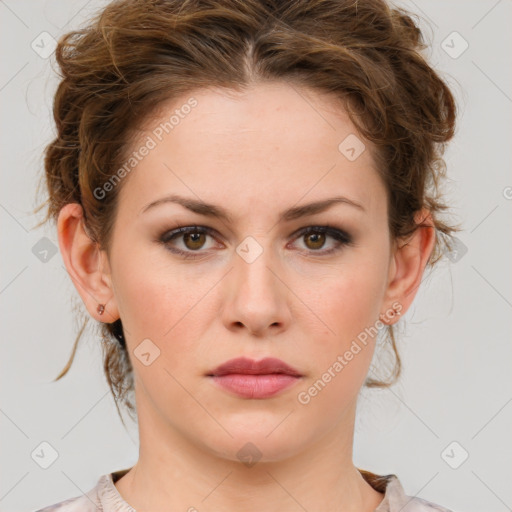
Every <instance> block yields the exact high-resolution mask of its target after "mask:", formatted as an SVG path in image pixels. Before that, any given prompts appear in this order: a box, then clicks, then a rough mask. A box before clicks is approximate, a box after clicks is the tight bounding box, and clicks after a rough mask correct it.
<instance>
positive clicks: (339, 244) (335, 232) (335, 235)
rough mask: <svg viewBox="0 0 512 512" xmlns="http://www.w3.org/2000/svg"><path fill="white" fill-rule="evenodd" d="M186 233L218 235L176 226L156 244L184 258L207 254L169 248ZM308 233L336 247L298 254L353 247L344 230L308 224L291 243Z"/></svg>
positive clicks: (206, 228)
mask: <svg viewBox="0 0 512 512" xmlns="http://www.w3.org/2000/svg"><path fill="white" fill-rule="evenodd" d="M187 233H203V234H206V235H210V236H211V237H212V238H215V239H218V237H217V236H216V235H217V234H218V232H217V230H215V229H213V228H211V227H209V226H204V225H201V226H198V225H195V224H194V225H182V226H177V227H175V228H174V229H170V230H166V231H164V232H163V233H162V234H161V235H160V236H159V237H158V239H157V241H158V242H160V243H162V244H163V245H164V246H165V247H166V248H167V250H169V251H170V252H172V253H175V254H179V255H182V257H184V258H190V259H194V258H196V259H197V258H201V257H203V256H204V255H205V254H207V252H208V251H203V250H201V249H198V250H197V251H192V250H185V251H184V250H182V249H176V248H174V249H171V248H170V247H169V242H171V241H172V240H175V239H179V237H180V235H184V234H187ZM308 233H324V234H326V235H328V236H330V237H331V238H332V239H334V240H335V242H336V247H334V248H331V249H327V250H325V249H319V250H313V249H310V250H308V249H304V250H302V251H299V252H308V254H309V255H311V256H317V257H322V256H327V255H330V254H333V253H336V252H339V251H340V250H341V249H342V248H343V247H345V246H353V245H354V240H353V237H352V235H351V234H350V233H349V232H348V231H346V230H345V229H343V228H341V227H336V226H334V225H332V224H310V225H308V226H304V227H302V228H300V229H298V230H296V231H295V232H294V233H293V234H292V235H291V237H292V242H293V241H295V240H297V239H298V238H300V237H301V236H304V235H306V234H308Z"/></svg>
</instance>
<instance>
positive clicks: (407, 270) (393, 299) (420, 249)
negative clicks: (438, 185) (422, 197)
mask: <svg viewBox="0 0 512 512" xmlns="http://www.w3.org/2000/svg"><path fill="white" fill-rule="evenodd" d="M414 220H415V222H416V224H424V225H426V227H418V228H417V229H416V231H415V232H414V233H413V234H412V235H411V236H410V237H408V238H406V239H401V240H398V241H397V242H396V243H395V244H394V245H393V247H394V254H392V255H391V262H390V267H389V274H388V285H387V289H386V293H385V299H384V304H386V305H391V304H393V303H398V304H400V305H401V309H400V310H399V311H400V313H401V314H403V313H405V312H406V311H407V310H408V309H409V307H410V305H411V304H412V301H413V300H414V297H415V296H416V293H417V291H418V289H419V286H420V284H421V279H422V277H423V272H424V270H425V267H426V265H427V262H428V259H429V257H430V255H431V253H432V250H433V249H434V245H435V241H436V233H435V228H434V222H433V220H432V215H431V214H430V212H429V211H428V210H427V209H422V210H419V211H418V212H417V213H416V215H415V217H414ZM395 318H396V317H395ZM387 323H393V322H387Z"/></svg>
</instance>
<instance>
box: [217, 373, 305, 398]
mask: <svg viewBox="0 0 512 512" xmlns="http://www.w3.org/2000/svg"><path fill="white" fill-rule="evenodd" d="M212 379H213V381H214V382H215V383H216V384H217V385H219V386H220V387H222V388H223V389H225V390H227V391H230V392H231V393H234V394H236V395H238V396H241V397H243V398H269V397H271V396H274V395H276V394H277V393H279V392H281V391H283V390H284V389H286V388H289V387H290V386H292V385H293V384H295V383H296V382H297V381H299V380H300V377H294V376H293V375H284V374H280V373H274V374H268V375H247V374H239V373H232V374H228V375H222V376H213V377H212Z"/></svg>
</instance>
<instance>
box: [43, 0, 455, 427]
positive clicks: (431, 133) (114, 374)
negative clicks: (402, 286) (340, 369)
mask: <svg viewBox="0 0 512 512" xmlns="http://www.w3.org/2000/svg"><path fill="white" fill-rule="evenodd" d="M415 20H416V22H415ZM417 21H418V20H417V16H416V15H415V14H412V13H410V12H408V11H406V10H404V9H402V8H398V7H391V6H390V5H388V4H387V3H386V1H385V0H362V1H357V0H355V1H354V0H293V1H290V0H118V1H113V2H111V3H109V4H108V5H107V6H106V7H104V8H103V9H102V10H100V11H99V12H97V13H95V14H94V16H93V18H92V19H91V20H90V22H89V24H88V25H87V26H86V27H85V28H81V29H79V30H74V31H71V32H68V33H66V34H64V35H63V36H61V37H60V38H59V40H58V45H57V47H56V50H55V57H56V61H57V63H58V65H59V67H60V78H61V80H60V82H59V85H58V87H57V90H56V93H55V97H54V103H53V116H54V120H55V123H56V127H57V135H56V137H55V138H54V140H53V141H52V142H51V143H49V144H48V145H47V146H46V148H45V153H44V171H45V175H44V176H43V178H46V186H47V190H48V193H49V194H48V198H47V199H46V201H45V203H44V204H42V205H40V206H39V207H38V208H37V209H36V211H39V210H40V209H41V208H43V206H45V205H46V206H47V212H46V217H45V219H44V220H43V221H42V222H41V223H40V224H42V223H44V222H47V221H48V220H50V219H52V220H53V221H54V222H57V219H58V214H59V212H60V210H61V208H62V207H63V206H65V205H66V204H68V203H79V204H80V205H81V206H82V207H83V211H84V228H85V229H86V230H87V233H88V234H89V236H90V238H91V240H92V241H94V242H96V243H97V244H98V247H99V248H101V249H102V250H105V251H106V252H107V254H109V250H110V243H111V239H112V232H113V228H114V224H115V220H116V209H117V197H118V194H119V190H120V188H121V187H122V185H123V182H122V181H121V182H120V184H119V186H116V187H113V188H112V190H111V191H110V192H109V193H108V194H106V195H105V196H104V197H101V198H99V197H96V195H95V193H94V191H95V190H97V189H98V187H102V186H103V185H104V183H106V182H107V181H109V180H112V178H113V177H114V175H115V173H116V170H118V169H120V168H121V167H122V165H123V162H125V161H126V160H125V158H126V155H127V154H128V151H129V149H130V146H131V143H132V140H133V134H134V133H135V132H136V131H137V130H138V129H140V127H141V126H142V125H143V123H144V122H145V120H147V119H148V116H149V115H150V114H151V113H154V112H157V111H158V108H159V107H161V106H162V105H163V104H164V102H167V101H169V100H172V99H173V98H178V97H181V96H182V95H185V94H190V93H191V91H193V90H198V89H201V88H210V87H223V88H226V89H231V90H235V91H244V90H246V89H247V88H248V87H250V86H251V85H254V84H257V83H261V82H275V81H279V82H286V83H288V84H293V85H298V86H304V87H305V88H307V89H308V90H311V91H314V92H316V93H320V94H327V95H329V96H330V97H332V98H334V99H335V100H338V101H339V102H340V104H341V105H343V106H344V107H345V109H346V111H347V113H348V115H349V117H350V120H351V121H352V122H353V124H354V125H355V127H356V128H357V130H359V133H360V134H362V136H363V137H366V139H368V140H369V141H371V142H372V143H373V148H375V151H374V153H373V158H374V162H375V164H376V169H377V171H378V173H379V175H380V176H381V178H382V180H383V182H384V184H385V186H386V191H387V204H388V212H389V213H388V225H389V231H390V235H391V237H392V239H394V240H403V239H407V237H408V236H410V235H412V234H413V233H414V232H415V231H416V229H418V228H420V227H426V226H431V227H433V228H434V230H435V233H436V237H435V238H436V239H435V246H434V249H433V251H432V253H431V255H430V258H429V260H428V262H427V266H430V267H433V266H434V265H435V264H436V263H437V262H438V261H439V259H440V258H441V257H442V256H443V255H445V253H446V252H447V251H451V250H452V245H451V242H450V238H452V235H453V233H454V232H455V231H459V230H460V229H459V227H458V226H454V225H450V224H449V223H448V222H446V221H445V220H441V217H440V214H441V213H442V212H443V211H444V210H446V209H447V208H448V206H447V205H446V204H445V203H444V202H443V197H442V193H441V187H440V185H441V181H442V179H443V178H444V177H445V176H446V164H445V162H444V159H443V158H442V156H443V153H444V150H445V145H446V142H447V141H449V140H450V139H451V138H452V137H453V135H454V129H455V118H456V110H457V109H456V104H455V100H454V97H453V95H452V93H451V91H450V89H449V87H448V85H447V84H446V83H445V81H444V80H443V79H442V78H441V76H440V75H439V73H438V72H435V71H434V70H433V69H432V68H431V67H430V65H429V64H428V62H427V59H426V58H425V57H424V56H423V55H422V51H423V50H425V48H427V47H428V45H427V44H426V43H425V40H424V36H423V34H422V32H421V30H420V29H419V28H418V23H417ZM422 208H426V209H428V210H429V212H430V213H431V216H432V220H433V225H432V224H422V223H421V222H420V223H417V222H416V218H415V214H416V213H417V212H418V211H419V210H420V209H422ZM88 320H89V318H84V321H83V324H82V327H81V329H80V331H79V332H78V335H77V338H76V340H75V344H74V347H73V350H72V353H71V356H70V359H69V361H68V363H67V365H66V366H65V368H64V369H63V370H62V372H61V373H60V374H59V376H58V377H57V378H56V379H55V380H58V379H60V378H61V377H63V376H64V375H65V374H66V373H67V371H68V370H69V368H70V366H71V363H72V361H73V358H74V355H75V352H76V348H77V344H78V341H79V339H80V337H81V335H82V333H83V330H84V328H85V325H86V324H87V321H88ZM98 327H100V330H101V334H102V337H103V343H102V347H103V354H104V371H105V375H106V378H107V381H108V384H109V386H110V390H111V392H112V395H113V397H114V400H115V403H116V407H117V410H118V412H119V414H120V411H119V405H118V402H119V403H124V405H125V406H126V408H127V409H128V410H129V411H130V412H133V411H135V404H134V402H133V401H132V399H131V396H132V392H133V390H134V389H133V367H132V365H131V361H130V357H129V355H128V353H127V347H126V342H125V336H124V332H123V325H122V322H121V319H118V320H116V321H115V322H113V323H98ZM386 330H387V336H388V340H386V341H390V345H391V348H392V352H393V354H394V359H395V365H394V369H393V371H392V373H391V375H390V378H389V379H388V380H387V381H380V380H375V379H373V378H369V377H368V378H367V379H366V381H365V383H364V385H365V386H367V387H388V386H390V385H392V384H394V383H395V382H396V380H397V378H398V376H399V375H400V373H401V366H402V365H401V360H400V356H399V354H398V351H397V347H396V339H395V333H394V331H393V326H392V325H386ZM120 415H121V414H120ZM121 420H122V417H121ZM123 423H124V422H123Z"/></svg>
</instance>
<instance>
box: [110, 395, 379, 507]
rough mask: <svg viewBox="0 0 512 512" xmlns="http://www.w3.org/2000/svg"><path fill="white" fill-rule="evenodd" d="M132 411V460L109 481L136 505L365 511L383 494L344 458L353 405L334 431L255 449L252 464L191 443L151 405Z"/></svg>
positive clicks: (347, 451)
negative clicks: (289, 448)
mask: <svg viewBox="0 0 512 512" xmlns="http://www.w3.org/2000/svg"><path fill="white" fill-rule="evenodd" d="M139 403H144V402H139ZM138 413H139V436H140V457H139V460H138V462H137V464H136V465H135V466H134V467H133V468H132V469H131V470H130V471H129V472H128V473H127V474H126V475H125V476H123V477H122V478H121V479H120V480H118V482H116V484H115V486H116V488H117V489H118V491H119V493H120V494H121V496H122V497H123V499H124V500H125V501H126V502H127V503H129V504H130V505H131V506H132V507H133V508H135V509H136V510H161V511H174V510H184V511H188V510H190V511H194V510H199V511H201V512H207V511H217V510H223V511H226V512H230V511H233V512H235V511H239V510H244V511H246V512H256V511H258V512H259V511H261V510H265V511H267V512H277V511H279V512H281V511H283V510H297V511H300V510H308V511H309V512H313V511H317V510H334V508H333V504H336V505H335V509H336V510H354V511H355V510H357V511H358V512H373V511H374V510H375V508H376V507H377V506H378V504H379V503H380V502H381V501H382V499H383V497H384V496H383V494H382V493H379V492H377V491H376V490H374V489H373V488H372V487H371V486H370V485H369V484H368V483H367V482H366V480H365V479H364V478H363V477H362V475H361V473H360V472H359V471H358V469H357V468H356V467H355V466H354V465H353V463H352V443H353V425H354V419H355V404H354V408H353V410H351V411H350V413H349V414H348V415H347V416H348V417H345V418H342V419H341V420H340V422H339V423H338V428H335V429H333V430H332V431H330V432H327V433H325V434H324V435H323V436H318V438H319V439H318V440H317V441H316V443H314V444H313V445H312V444H308V443H307V440H303V443H302V445H307V449H303V450H302V451H297V450H294V451H293V452H292V453H290V454H288V456H286V455H285V456H283V454H280V456H279V457H276V459H274V460H268V457H265V449H264V448H262V450H261V452H260V453H261V458H260V459H259V460H258V461H257V462H256V463H255V464H254V465H252V466H251V465H250V464H246V463H244V462H241V461H240V460H239V459H238V458H237V457H236V456H235V457H233V458H232V459H230V458H228V457H226V455H225V454H222V453H216V452H214V451H212V450H211V448H210V447H205V446H199V445H198V444H197V442H194V440H192V439H190V438H189V437H187V433H186V432H180V431H178V430H176V429H175V428H173V426H172V425H170V424H169V423H168V422H165V421H164V420H163V418H162V417H161V415H159V414H158V413H157V412H155V411H154V410H149V409H148V408H147V407H146V410H139V411H138ZM347 426H348V427H347ZM269 438H270V436H269ZM209 445H210V446H211V445H212V443H209ZM244 445H246V441H242V440H241V441H240V443H239V444H237V446H240V447H243V446H244ZM245 450H246V451H247V452H250V451H251V448H249V447H247V446H246V448H245ZM236 451H237V450H235V452H236ZM242 452H243V450H242ZM270 452H272V450H269V452H268V453H270ZM245 459H246V457H244V458H243V460H245Z"/></svg>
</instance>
